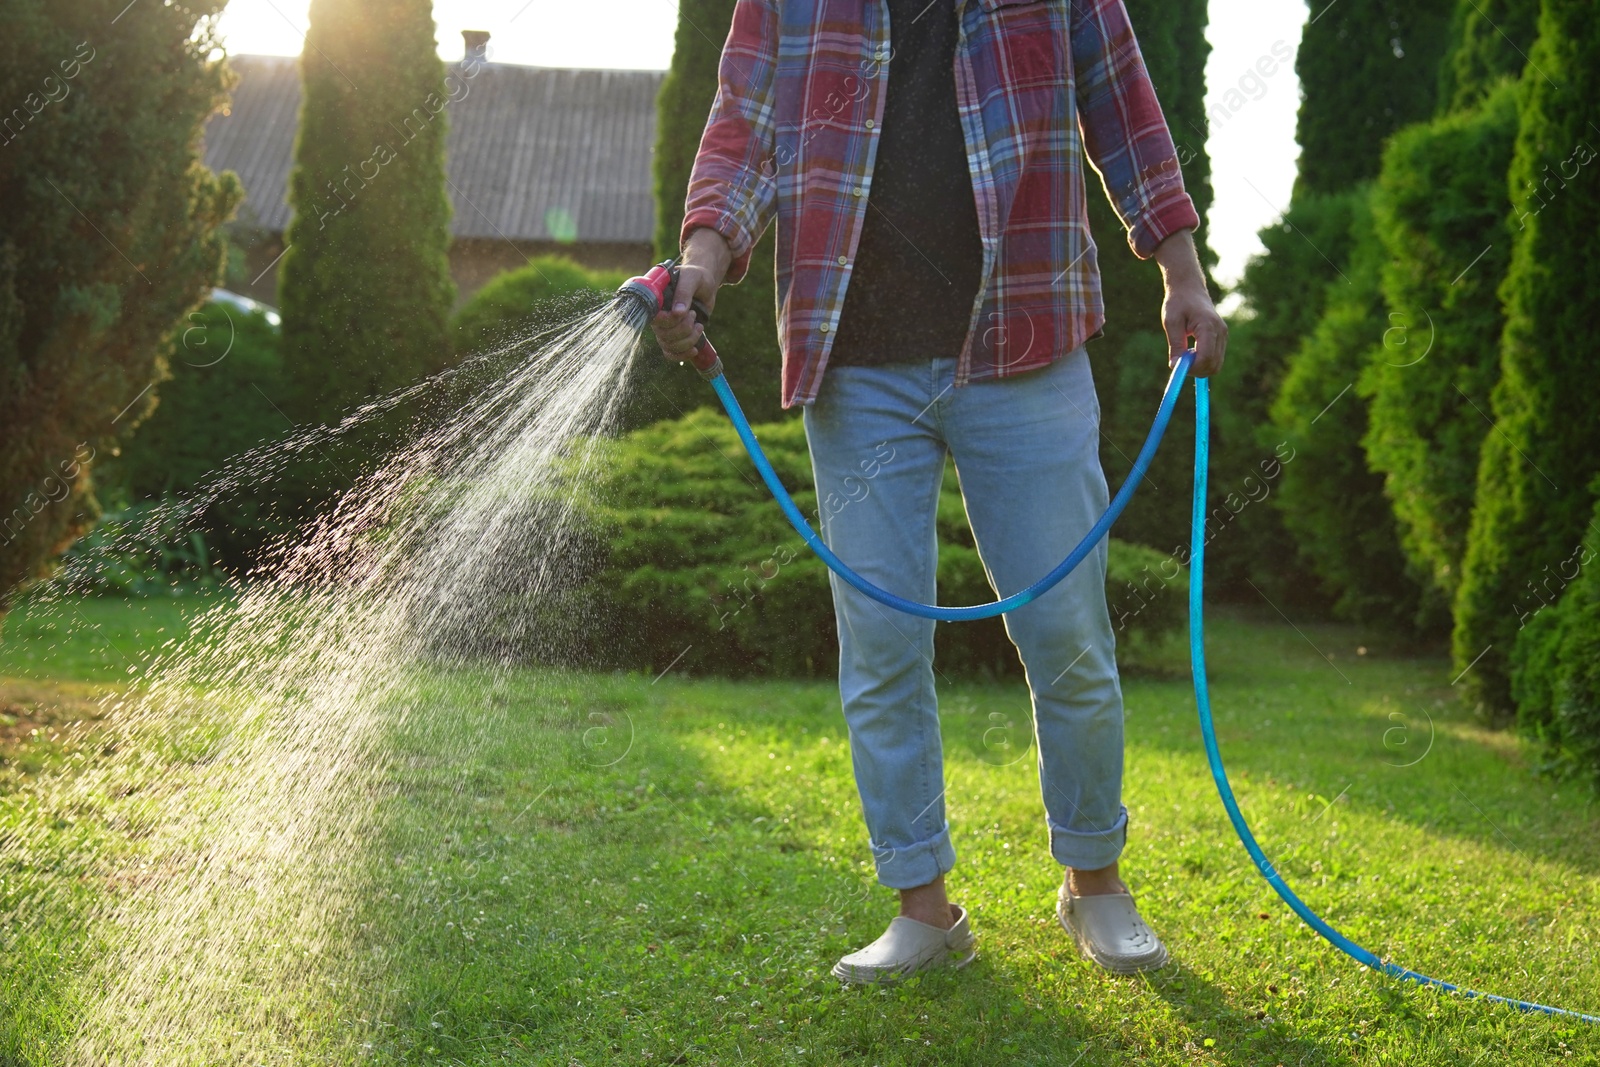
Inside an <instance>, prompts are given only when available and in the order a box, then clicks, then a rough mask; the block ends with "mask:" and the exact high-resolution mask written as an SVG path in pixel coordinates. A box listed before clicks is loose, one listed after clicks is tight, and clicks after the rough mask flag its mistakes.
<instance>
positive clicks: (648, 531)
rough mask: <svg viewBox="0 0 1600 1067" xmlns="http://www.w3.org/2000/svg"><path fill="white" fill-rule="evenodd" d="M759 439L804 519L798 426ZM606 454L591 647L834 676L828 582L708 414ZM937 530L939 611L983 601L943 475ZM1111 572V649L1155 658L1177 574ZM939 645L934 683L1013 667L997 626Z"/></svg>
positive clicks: (587, 600) (1160, 559)
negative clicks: (938, 676) (947, 676)
mask: <svg viewBox="0 0 1600 1067" xmlns="http://www.w3.org/2000/svg"><path fill="white" fill-rule="evenodd" d="M756 429H757V432H758V434H759V435H760V438H761V443H762V446H763V447H764V448H765V449H766V450H767V454H768V456H769V457H770V458H771V460H772V463H773V467H774V469H775V470H776V471H777V472H778V475H779V477H780V478H781V479H782V481H783V483H784V485H785V486H786V487H788V489H789V490H790V492H791V493H792V494H793V495H794V498H795V501H796V503H797V504H798V505H799V507H800V509H801V510H802V512H804V513H806V514H807V515H808V516H814V512H815V509H816V506H817V502H816V496H815V493H814V491H813V489H812V484H811V464H810V458H809V453H808V452H807V449H806V443H805V430H804V427H803V425H802V424H801V423H800V422H799V421H798V420H793V419H790V420H784V421H781V422H777V423H770V424H767V425H763V426H759V427H757V428H756ZM602 447H603V448H604V449H605V454H604V456H603V458H602V460H601V462H600V463H599V464H597V466H596V469H598V470H599V471H601V472H602V474H601V476H600V477H601V480H600V483H599V484H598V485H596V486H595V487H594V491H593V499H594V500H596V501H598V503H596V504H595V505H594V507H593V513H592V514H591V515H590V519H591V521H592V523H593V528H594V530H595V533H596V541H595V544H597V545H599V546H602V547H601V548H600V551H599V554H598V557H597V558H595V559H594V560H593V564H594V568H595V570H594V574H593V578H592V580H591V581H590V582H589V583H588V584H587V586H586V587H585V590H584V592H583V593H582V594H581V595H579V596H575V598H574V601H573V602H574V603H578V602H582V603H584V604H587V605H589V606H590V607H591V608H594V607H595V606H598V610H597V611H596V612H595V613H594V614H592V615H588V616H586V618H587V623H586V625H588V626H590V627H592V630H593V632H595V633H600V634H603V635H604V638H603V643H604V644H605V646H606V647H605V648H604V649H602V650H601V651H602V652H603V653H604V654H605V655H606V656H607V657H608V658H609V659H611V661H612V662H614V663H616V664H618V665H625V666H629V667H636V668H637V667H646V666H647V667H648V668H649V669H651V670H663V669H665V668H666V667H667V666H668V665H669V664H673V663H676V664H677V666H678V667H680V668H684V669H688V670H690V671H693V672H697V673H708V674H729V675H748V674H774V675H816V676H827V675H831V674H832V673H833V672H834V670H835V669H836V664H837V657H838V645H837V637H836V634H835V629H834V616H833V602H832V598H831V595H830V592H829V588H828V579H827V570H826V568H825V567H824V565H823V564H822V563H821V562H820V561H819V560H817V559H816V558H815V557H814V556H813V555H812V554H811V552H810V551H809V549H807V548H806V547H805V546H804V544H803V542H802V541H801V540H800V538H799V536H798V535H797V534H795V532H794V531H793V530H792V529H791V528H790V527H789V525H788V523H787V522H786V521H785V520H784V518H783V515H782V513H781V512H780V511H779V510H778V507H777V505H776V504H775V503H773V501H772V499H771V497H770V496H769V494H768V493H767V490H766V488H765V486H763V485H762V484H761V482H760V480H759V479H758V478H757V476H756V474H755V468H754V466H753V465H752V464H751V463H750V462H749V460H748V458H746V457H745V456H744V455H743V450H742V448H741V446H740V445H739V442H738V438H737V436H736V435H735V434H734V431H733V428H732V427H731V426H730V425H729V424H728V422H727V420H726V419H725V418H724V417H723V416H722V415H721V414H720V413H714V412H711V411H709V410H704V409H702V410H699V411H694V412H691V413H690V414H689V415H687V416H685V417H684V418H681V419H678V420H674V421H670V422H661V423H657V424H655V425H652V426H649V427H647V428H645V429H642V430H639V431H636V432H634V433H632V434H629V435H628V436H627V437H625V438H622V439H620V440H616V441H611V442H606V443H604V444H603V446H602ZM813 524H814V525H815V523H814V521H813ZM938 528H939V534H940V558H939V597H940V600H941V601H942V602H944V603H975V602H980V601H985V600H992V599H994V592H993V590H992V589H990V588H989V584H988V581H987V579H986V578H985V577H984V573H983V569H982V566H981V564H980V563H979V560H978V557H977V553H976V550H975V548H974V545H973V540H972V535H971V532H970V530H969V529H968V528H967V524H966V515H965V511H964V510H963V505H962V503H961V497H960V493H959V490H958V489H957V487H956V485H955V482H954V478H953V477H950V476H947V477H946V480H945V487H944V491H943V493H942V494H941V497H940V501H939V517H938ZM1109 572H1110V573H1109V576H1108V579H1107V585H1108V593H1109V600H1110V603H1111V608H1112V619H1113V624H1114V625H1115V626H1116V627H1117V629H1118V640H1119V642H1121V643H1122V645H1123V647H1124V648H1125V649H1126V650H1128V651H1129V652H1130V653H1131V654H1132V655H1133V656H1135V657H1139V656H1142V655H1147V654H1150V653H1152V652H1153V651H1154V650H1155V648H1156V647H1157V646H1159V644H1160V643H1161V641H1162V639H1163V638H1164V637H1165V636H1166V635H1167V634H1169V633H1170V632H1172V631H1173V630H1175V629H1176V628H1177V627H1178V626H1180V625H1181V623H1182V620H1183V618H1184V610H1185V609H1184V604H1185V597H1186V596H1187V589H1188V585H1187V578H1186V575H1185V573H1184V572H1183V571H1182V569H1181V567H1180V566H1179V564H1178V562H1177V561H1174V560H1172V559H1170V558H1169V557H1167V556H1165V555H1163V554H1162V553H1160V552H1156V551H1155V550H1152V549H1146V548H1140V547H1135V546H1130V545H1126V544H1123V543H1122V542H1118V541H1113V542H1112V543H1111V561H1110V566H1109ZM513 610H521V608H520V606H514V607H513ZM938 647H939V652H938V657H937V660H938V665H939V669H940V670H941V671H942V672H945V673H958V672H972V671H989V672H993V673H1009V672H1015V671H1018V670H1019V669H1020V668H1019V667H1018V665H1017V662H1016V653H1015V651H1014V650H1013V649H1012V646H1011V645H1010V643H1009V641H1008V639H1007V638H1006V637H1005V633H1004V630H1003V627H1002V624H1001V622H1000V620H998V619H994V620H988V621H986V622H983V623H955V624H949V625H944V624H941V625H940V627H939V630H938ZM680 657H681V658H680Z"/></svg>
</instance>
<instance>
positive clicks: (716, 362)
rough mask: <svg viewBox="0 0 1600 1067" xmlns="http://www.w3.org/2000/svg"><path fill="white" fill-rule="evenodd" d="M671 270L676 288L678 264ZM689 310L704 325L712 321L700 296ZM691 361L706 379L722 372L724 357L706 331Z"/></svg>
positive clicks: (669, 268)
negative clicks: (720, 354)
mask: <svg viewBox="0 0 1600 1067" xmlns="http://www.w3.org/2000/svg"><path fill="white" fill-rule="evenodd" d="M667 269H668V271H669V272H670V276H671V281H670V284H671V286H672V288H673V289H674V290H676V289H677V287H678V265H677V264H676V263H674V264H673V265H672V266H671V267H668V268H667ZM689 310H690V311H692V312H694V321H696V322H698V323H699V324H700V325H702V326H704V325H705V324H706V323H708V322H710V321H711V309H710V308H708V307H706V306H705V304H704V303H702V302H701V301H700V300H699V298H695V299H693V300H691V301H690V302H689ZM689 362H690V363H693V364H694V369H695V370H697V371H699V372H700V377H702V378H704V379H705V380H706V381H710V380H711V379H713V378H715V377H717V376H718V375H719V374H721V373H722V358H721V357H720V356H718V355H717V350H716V349H715V348H713V347H712V345H711V338H709V337H707V336H706V335H705V334H704V333H702V334H701V335H700V344H699V345H697V346H696V347H695V350H694V355H692V356H690V357H689Z"/></svg>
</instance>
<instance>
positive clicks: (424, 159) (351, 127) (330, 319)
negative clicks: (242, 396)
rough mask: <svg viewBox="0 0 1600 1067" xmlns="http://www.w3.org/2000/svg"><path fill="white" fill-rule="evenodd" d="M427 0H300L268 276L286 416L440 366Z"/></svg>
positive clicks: (437, 137)
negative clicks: (288, 147)
mask: <svg viewBox="0 0 1600 1067" xmlns="http://www.w3.org/2000/svg"><path fill="white" fill-rule="evenodd" d="M432 7H433V5H432V4H431V3H430V2H429V0H312V4H311V28H310V30H309V31H308V32H307V34H306V41H305V50H304V52H303V53H302V55H301V58H300V70H301V79H302V84H303V99H302V102H301V106H300V126H299V133H298V137H297V139H296V142H295V168H294V172H293V174H292V175H291V177H290V191H289V197H290V204H291V205H292V206H293V208H294V212H295V214H294V220H293V221H292V222H291V223H290V226H289V230H288V233H287V234H286V237H285V239H286V241H287V248H288V251H287V252H286V253H285V255H284V257H283V265H282V268H281V274H280V275H279V285H278V292H279V302H280V304H281V306H282V311H283V351H284V371H285V375H286V377H287V379H288V383H289V384H288V389H289V396H288V398H287V404H286V405H285V406H286V408H287V409H288V412H289V414H290V415H291V416H292V417H293V418H295V419H296V420H297V421H309V422H328V421H333V420H336V419H338V418H339V417H340V416H341V415H343V414H344V413H345V412H346V411H348V410H349V409H350V408H351V407H352V406H354V405H356V404H359V403H360V402H361V401H363V400H366V399H368V398H370V397H374V396H378V395H382V394H384V393H387V392H389V391H391V390H393V389H395V388H398V387H400V386H403V385H406V384H408V383H410V382H412V381H415V380H416V379H418V378H420V377H423V376H424V375H426V374H429V373H431V372H433V371H435V370H438V369H439V368H440V367H441V366H443V365H444V363H445V361H446V359H447V358H448V353H449V351H450V345H449V341H448V336H447V327H448V319H449V313H450V306H451V304H452V303H453V302H454V300H455V285H454V283H453V282H452V281H451V279H450V269H449V261H448V258H447V253H448V250H449V244H450V231H449V221H450V204H449V201H448V200H447V199H446V196H445V169H444V168H445V161H444V145H445V125H446V114H445V109H446V104H447V97H446V88H445V76H444V65H443V63H442V62H441V61H440V59H439V56H438V54H437V52H436V51H435V45H434V24H433V13H432Z"/></svg>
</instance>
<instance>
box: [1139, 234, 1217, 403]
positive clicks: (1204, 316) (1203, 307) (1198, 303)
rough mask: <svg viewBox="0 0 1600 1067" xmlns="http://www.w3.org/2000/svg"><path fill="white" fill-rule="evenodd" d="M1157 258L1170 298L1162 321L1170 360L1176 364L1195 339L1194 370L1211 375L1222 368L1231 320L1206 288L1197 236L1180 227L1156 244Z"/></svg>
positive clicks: (1163, 308) (1198, 375) (1199, 375)
mask: <svg viewBox="0 0 1600 1067" xmlns="http://www.w3.org/2000/svg"><path fill="white" fill-rule="evenodd" d="M1155 258H1156V262H1157V263H1160V264H1161V278H1162V281H1163V283H1164V284H1165V285H1166V291H1167V295H1166V299H1164V300H1163V301H1162V302H1161V325H1162V326H1163V327H1164V328H1165V330H1166V332H1167V348H1168V354H1167V363H1168V365H1169V366H1170V365H1172V364H1174V363H1176V362H1177V361H1178V357H1179V356H1180V355H1182V354H1183V352H1184V350H1185V349H1187V348H1188V347H1189V339H1190V338H1191V337H1192V338H1193V339H1194V364H1193V366H1192V367H1191V368H1190V373H1191V374H1193V375H1194V376H1195V377H1196V378H1205V377H1209V376H1210V375H1212V374H1215V373H1217V371H1219V370H1221V369H1222V358H1223V354H1224V353H1225V352H1226V351H1227V348H1228V324H1227V323H1226V322H1224V321H1223V320H1222V316H1221V315H1219V314H1217V308H1216V305H1215V304H1213V303H1212V302H1211V293H1210V292H1209V291H1208V290H1207V289H1206V276H1205V272H1204V271H1203V270H1201V269H1200V257H1199V256H1198V255H1197V254H1196V253H1195V248H1194V237H1193V235H1192V234H1191V233H1190V232H1189V231H1188V230H1179V231H1178V232H1177V233H1174V234H1172V235H1170V236H1169V237H1168V238H1167V239H1166V240H1164V241H1162V242H1161V243H1160V244H1159V245H1157V246H1156V255H1155Z"/></svg>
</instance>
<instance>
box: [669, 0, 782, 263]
mask: <svg viewBox="0 0 1600 1067" xmlns="http://www.w3.org/2000/svg"><path fill="white" fill-rule="evenodd" d="M777 57H778V10H777V0H738V2H737V4H736V5H735V7H734V11H733V25H732V27H731V28H730V29H729V31H728V40H727V43H726V44H724V45H723V48H722V59H721V61H720V63H719V64H718V68H717V95H716V97H715V99H714V100H713V101H712V104H711V114H710V116H709V117H708V118H707V120H706V128H705V132H704V133H703V134H702V135H701V137H700V149H699V151H698V152H697V153H696V155H695V159H694V168H693V170H692V171H691V172H690V175H689V193H688V198H687V200H686V202H685V205H684V208H685V210H684V216H683V229H682V231H681V233H680V235H679V240H680V241H682V240H687V239H688V237H689V234H690V232H691V231H693V230H696V229H699V228H701V227H710V228H711V229H713V230H716V231H717V232H718V233H720V234H721V235H722V236H723V237H724V238H725V239H726V240H727V242H728V247H729V249H730V250H731V251H732V252H733V263H732V265H731V266H730V267H729V269H728V277H727V281H728V282H729V283H733V282H737V281H739V280H740V279H741V278H743V277H744V275H745V271H747V270H748V269H749V267H750V251H751V249H752V248H753V247H754V246H755V243H756V241H758V240H760V238H761V235H762V233H763V232H765V230H766V228H767V227H768V226H769V225H770V224H771V222H772V218H773V212H774V208H775V204H776V190H777V184H776V181H775V180H774V177H775V174H774V171H775V166H776V164H775V162H774V160H773V158H772V149H773V140H774V136H773V100H772V96H773V72H774V69H775V67H776V66H777Z"/></svg>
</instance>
